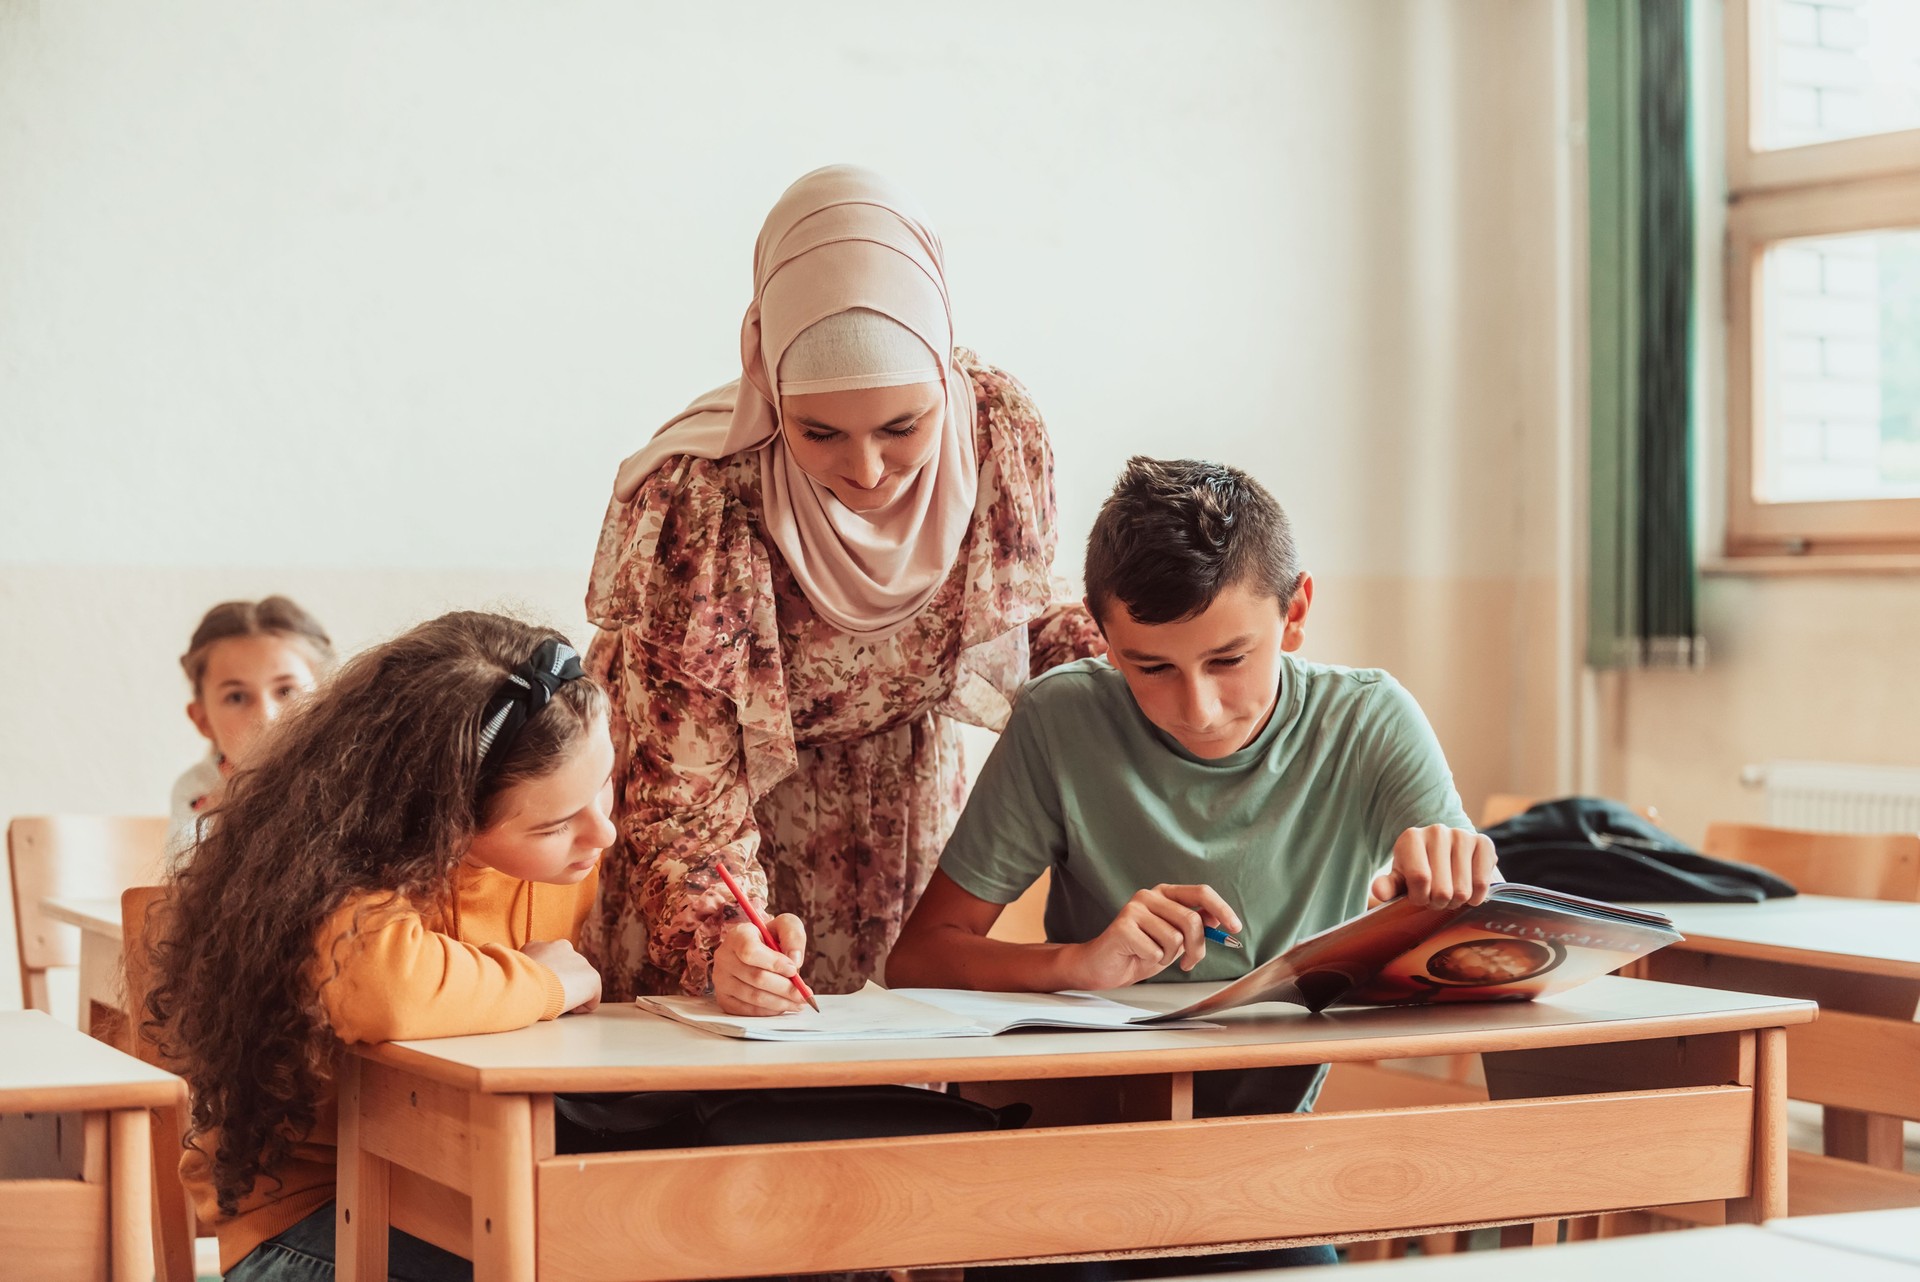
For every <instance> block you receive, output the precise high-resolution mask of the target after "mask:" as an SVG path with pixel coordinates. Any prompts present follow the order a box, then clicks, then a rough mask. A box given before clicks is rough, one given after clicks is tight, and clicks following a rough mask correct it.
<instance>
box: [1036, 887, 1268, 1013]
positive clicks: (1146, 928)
mask: <svg viewBox="0 0 1920 1282" xmlns="http://www.w3.org/2000/svg"><path fill="white" fill-rule="evenodd" d="M1208 926H1217V927H1220V928H1221V929H1223V930H1226V931H1228V932H1230V933H1231V932H1233V931H1237V930H1239V929H1240V918H1239V917H1238V916H1236V915H1235V913H1234V911H1233V909H1231V908H1229V907H1227V901H1226V900H1224V899H1222V898H1220V896H1219V895H1218V894H1217V893H1215V891H1214V889H1213V887H1211V886H1164V885H1163V886H1155V887H1154V888H1153V889H1152V890H1138V891H1135V892H1134V895H1133V898H1132V899H1129V900H1128V901H1127V906H1126V907H1124V908H1122V909H1121V910H1120V915H1119V916H1117V917H1115V918H1114V919H1113V922H1112V924H1111V925H1109V926H1108V927H1107V928H1106V929H1105V930H1103V931H1101V932H1100V933H1099V935H1097V936H1095V937H1094V938H1093V939H1091V940H1088V941H1087V942H1086V943H1084V944H1067V945H1065V946H1063V947H1062V949H1061V953H1062V954H1063V955H1062V957H1061V965H1062V974H1063V975H1064V977H1065V979H1066V982H1065V983H1063V984H1061V985H1060V987H1062V988H1094V989H1099V988H1125V987H1126V986H1127V985H1128V984H1137V983H1139V982H1140V981H1141V980H1143V979H1149V978H1151V977H1152V976H1154V975H1158V974H1159V973H1160V972H1161V971H1163V970H1165V969H1166V968H1167V967H1168V966H1171V965H1172V964H1173V963H1174V961H1176V960H1178V961H1179V963H1180V969H1181V970H1183V971H1191V970H1192V969H1193V968H1194V967H1195V966H1198V965H1199V964H1200V961H1201V959H1202V958H1204V957H1205V956H1206V955H1207V936H1206V928H1207V927H1208Z"/></svg>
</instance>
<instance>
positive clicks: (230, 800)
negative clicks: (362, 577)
mask: <svg viewBox="0 0 1920 1282" xmlns="http://www.w3.org/2000/svg"><path fill="white" fill-rule="evenodd" d="M549 637H555V638H557V637H558V634H557V633H554V632H552V631H550V630H548V629H545V628H539V627H535V626H532V625H530V624H527V623H523V622H520V621H519V620H517V619H512V618H507V617H504V616H502V615H496V614H477V613H456V614H447V615H442V616H441V617H440V618H437V619H434V620H433V621H432V622H430V623H423V624H421V625H420V626H419V627H416V628H414V629H413V630H412V631H410V632H407V633H406V634H404V635H402V636H400V637H398V638H396V639H394V640H392V641H389V642H387V643H386V644H384V645H379V646H376V647H374V648H373V649H371V650H368V651H367V652H365V653H364V654H361V655H360V656H359V657H357V658H355V659H354V660H353V661H352V662H350V663H348V664H347V665H346V666H345V667H344V668H343V669H342V670H341V671H340V673H339V674H338V675H337V676H335V677H334V678H333V679H332V680H331V681H329V682H328V683H327V684H325V685H324V686H323V687H322V688H321V689H320V691H319V692H317V693H316V694H315V695H314V696H313V697H312V698H310V699H308V700H306V701H305V702H304V703H303V705H301V706H299V707H297V708H296V709H294V710H293V711H291V712H289V713H288V715H287V716H286V717H284V718H283V719H282V720H281V721H280V722H279V723H278V724H276V725H275V726H274V727H273V728H272V729H271V730H270V731H268V733H267V735H266V736H265V737H264V738H263V739H262V740H261V741H260V744H259V747H258V748H257V750H256V751H255V753H254V754H253V757H252V759H251V760H250V761H249V762H248V764H247V765H246V766H244V767H243V768H241V769H240V770H239V771H238V772H237V773H236V774H235V775H234V776H233V778H232V779H230V780H229V781H228V783H227V786H226V789H225V793H224V795H223V796H222V798H221V800H220V802H219V804H218V806H217V808H216V809H215V810H214V811H213V813H212V819H211V822H210V824H209V825H208V827H207V831H206V834H205V835H204V836H203V837H202V838H201V840H200V843H199V846H198V847H197V848H196V849H195V851H194V852H193V854H192V857H191V858H190V859H189V860H188V861H187V862H186V863H185V866H184V867H183V868H182V869H181V870H180V871H179V872H178V873H177V874H176V875H175V877H174V880H173V883H172V887H171V891H172V893H171V895H170V898H169V904H168V909H167V920H166V921H165V923H164V924H162V925H160V930H159V935H160V937H159V939H158V941H157V943H156V944H155V946H154V950H153V957H152V959H151V960H152V963H153V968H154V970H153V973H154V976H155V984H154V987H153V989H152V991H151V992H150V993H149V994H148V997H147V1003H146V1005H147V1009H146V1015H147V1021H146V1028H147V1031H148V1032H149V1033H150V1034H151V1035H152V1036H153V1038H154V1040H155V1042H156V1043H157V1045H158V1048H159V1049H160V1051H161V1053H162V1054H163V1055H165V1056H166V1057H167V1058H168V1060H169V1061H170V1062H171V1063H172V1064H174V1065H175V1066H176V1068H177V1071H179V1072H181V1074H182V1075H183V1076H185V1077H186V1079H187V1081H188V1084H189V1085H190V1086H191V1087H192V1096H193V1108H192V1116H191V1121H190V1126H189V1135H188V1139H189V1142H190V1143H193V1144H196V1145H201V1141H203V1140H204V1139H206V1138H207V1137H209V1136H212V1135H214V1134H215V1133H217V1140H215V1141H214V1142H213V1144H212V1148H213V1151H212V1153H211V1154H210V1157H211V1161H212V1166H213V1179H214V1188H215V1193H216V1196H217V1198H218V1201H219V1206H220V1209H221V1211H222V1212H223V1213H225V1214H228V1215H232V1214H234V1213H235V1212H236V1209H237V1206H238V1203H239V1201H240V1199H242V1198H244V1197H245V1196H246V1195H247V1194H248V1193H249V1192H250V1191H251V1190H252V1189H253V1187H254V1185H255V1183H256V1182H257V1181H258V1180H259V1179H260V1178H261V1176H262V1175H263V1174H265V1175H267V1176H268V1177H269V1178H271V1173H272V1172H273V1171H274V1170H276V1169H277V1168H278V1167H279V1166H281V1165H282V1164H283V1163H284V1162H285V1161H286V1160H287V1159H288V1157H289V1156H290V1154H291V1150H292V1148H293V1145H294V1144H295V1143H297V1142H298V1141H300V1140H301V1139H302V1138H304V1137H305V1136H306V1134H307V1133H308V1132H309V1131H310V1130H311V1129H312V1127H313V1123H314V1116H315V1109H316V1105H317V1103H318V1102H319V1101H320V1100H321V1099H322V1098H324V1096H325V1095H326V1094H327V1093H328V1091H329V1090H330V1082H331V1079H332V1076H333V1064H334V1057H335V1055H336V1054H337V1053H338V1049H339V1047H338V1042H337V1040H336V1039H335V1038H334V1036H333V1035H332V1033H331V1031H330V1030H329V1028H328V1026H327V1021H326V1016H325V1014H324V1012H323V1010H322V1007H321V1005H320V1001H319V990H320V987H321V986H322V984H323V983H324V982H326V981H325V980H324V979H322V980H321V981H319V982H316V978H315V974H314V970H315V966H316V962H315V958H316V957H317V956H318V950H319V948H320V946H321V943H322V941H321V940H320V939H319V932H320V930H321V928H322V926H323V924H324V923H325V922H326V921H327V920H328V919H329V918H330V917H332V916H333V914H334V913H336V912H338V911H339V910H340V909H341V908H342V907H343V906H344V905H346V904H347V903H349V902H351V901H353V900H355V899H356V898H366V899H367V900H368V903H369V906H370V908H371V907H373V906H377V905H378V904H380V903H382V902H397V903H404V904H408V905H413V906H417V907H419V908H420V909H421V910H423V911H434V910H438V909H439V908H441V907H443V906H444V905H445V903H446V901H447V898H448V895H449V893H450V891H451V887H452V878H453V873H454V870H455V868H456V867H457V866H458V865H459V863H460V861H461V859H462V857H463V856H464V855H465V854H466V851H467V848H468V846H469V844H470V843H471V841H472V839H473V837H474V835H475V834H476V833H477V832H479V831H481V830H482V829H484V828H485V827H486V826H487V825H488V824H489V823H490V822H491V821H492V820H493V819H494V818H496V817H497V816H494V815H493V814H491V808H492V807H493V803H494V802H495V801H496V800H497V799H498V798H499V797H500V796H501V794H502V793H504V792H505V790H506V789H508V788H510V787H512V786H513V785H514V784H516V783H520V782H523V781H526V780H529V779H537V778H541V777H544V776H545V775H547V774H550V773H552V772H553V771H554V770H556V769H558V768H559V767H560V766H561V764H562V763H563V762H565V761H566V760H567V758H568V756H569V754H570V753H571V752H572V751H574V749H575V746H576V745H577V744H578V743H579V742H580V741H581V740H582V738H583V737H584V736H585V734H586V731H587V728H588V727H589V726H591V725H593V724H594V722H595V720H596V719H597V718H598V717H600V716H603V715H604V714H605V712H606V707H607V700H606V695H605V694H604V692H602V691H601V690H600V688H599V687H598V686H597V685H595V684H594V682H593V681H592V680H591V679H585V680H578V681H571V682H568V683H567V684H565V685H564V686H562V687H561V688H560V690H559V691H558V692H557V693H556V694H555V695H554V696H553V698H552V700H551V701H550V702H549V703H548V704H547V705H546V706H545V707H544V708H542V709H541V710H540V711H539V712H538V713H536V714H534V715H533V716H531V717H529V718H528V719H527V722H526V724H525V726H524V727H523V728H522V729H521V731H520V732H519V734H518V735H517V736H516V737H515V738H514V739H513V740H512V741H511V742H510V743H502V744H500V745H498V746H497V747H496V748H495V749H494V750H493V751H491V752H489V753H487V755H486V760H485V761H484V762H483V761H482V759H481V753H480V733H481V721H482V719H483V717H484V716H485V715H486V708H487V705H488V704H489V703H491V702H492V701H493V700H494V698H495V696H496V694H497V693H498V691H499V690H500V688H501V686H502V684H503V683H504V682H505V680H506V677H507V674H508V673H509V672H510V671H511V670H512V669H514V668H515V667H517V666H519V665H520V664H522V663H524V662H526V661H527V659H528V658H529V657H530V656H531V655H532V654H533V652H534V650H535V648H536V647H538V646H539V644H540V643H541V642H542V641H544V640H546V639H548V638H549ZM383 896H384V897H385V898H384V899H383ZM365 915H366V914H365V913H361V914H358V915H357V916H356V918H355V926H356V929H357V926H358V923H359V921H360V920H362V919H363V918H364V917H365ZM202 1147H203V1150H204V1146H202Z"/></svg>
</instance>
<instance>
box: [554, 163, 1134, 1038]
mask: <svg viewBox="0 0 1920 1282" xmlns="http://www.w3.org/2000/svg"><path fill="white" fill-rule="evenodd" d="M740 359H741V377H740V378H739V379H738V380H737V381H736V382H734V383H730V384H728V385H727V386H725V387H722V388H719V389H718V390H716V391H713V392H710V393H708V394H707V395H705V396H703V397H701V398H700V399H699V400H697V401H695V402H694V403H693V404H692V405H691V406H690V407H688V409H687V410H686V411H685V412H683V413H682V414H680V415H679V416H678V417H677V418H675V419H673V420H671V421H670V422H668V423H667V425H666V426H665V427H663V428H662V429H661V430H660V431H659V433H658V434H656V435H655V436H654V438H653V439H652V441H650V442H649V443H648V444H647V445H646V447H645V448H643V449H642V450H640V452H639V453H637V454H635V455H633V456H632V457H631V458H629V459H627V460H626V462H625V463H624V464H623V465H622V466H621V468H620V473H619V477H618V479H617V481H616V483H615V486H614V497H613V502H612V504H611V505H610V506H609V508H608V510H607V516H606V522H605V525H604V526H603V528H602V530H601V534H600V545H599V549H598V552H597V555H596V556H595V560H594V568H593V580H592V583H591V585H590V587H589V589H588V594H587V612H588V616H589V617H590V618H591V619H592V620H593V622H594V623H595V625H596V626H598V627H599V628H600V630H601V631H600V636H599V639H598V640H597V641H596V642H595V644H594V646H593V649H592V653H591V655H590V657H589V667H590V668H591V669H592V670H593V672H594V674H595V675H596V676H598V677H599V678H600V679H601V680H602V681H603V682H604V683H605V684H606V687H607V689H608V691H609V693H610V694H611V695H612V701H613V734H614V742H615V745H616V746H617V748H618V749H619V762H618V764H617V765H616V767H615V776H616V788H617V790H618V803H619V812H620V814H619V821H618V826H619V830H620V839H619V841H618V843H617V844H616V845H615V846H614V847H612V848H611V849H609V850H608V851H607V852H606V855H605V856H604V861H603V864H602V871H601V890H602V894H601V906H600V912H599V915H598V917H597V919H594V920H591V921H590V922H589V925H588V930H587V938H588V944H589V947H590V949H591V951H592V953H593V954H594V955H595V957H596V959H597V961H598V962H599V964H600V966H601V969H602V973H603V980H604V983H605V987H606V993H607V996H608V998H609V999H611V1000H619V999H625V998H627V997H630V996H633V995H635V994H640V993H653V994H659V993H673V992H687V993H693V994H700V993H706V992H709V991H711V992H712V993H713V995H714V997H715V998H716V999H717V1000H718V1001H719V1002H720V1004H721V1005H722V1006H723V1007H724V1008H726V1009H728V1010H732V1011H735V1012H738V1013H753V1014H774V1013H779V1012H782V1011H786V1010H790V1009H793V1008H795V1007H796V1006H797V1005H798V1002H799V998H798V996H797V994H796V993H795V991H794V989H793V987H792V985H791V984H790V983H789V982H788V980H787V978H786V977H785V974H786V973H790V972H791V971H792V969H793V966H792V964H791V963H792V962H794V961H800V962H802V965H801V971H802V973H803V974H804V976H805V978H806V979H807V981H808V982H809V983H810V984H811V985H812V986H813V987H814V988H815V989H816V990H817V991H822V992H829V993H838V992H851V991H854V990H856V989H858V988H859V987H860V986H861V985H862V984H863V983H864V982H866V980H867V979H868V978H869V977H872V976H874V975H876V974H877V973H878V972H879V970H880V968H881V965H882V963H883V962H884V961H885V959H886V955H887V951H888V950H889V949H890V948H891V947H892V945H893V941H894V938H895V937H896V936H897V935H898V934H899V931H900V925H901V923H902V921H903V920H904V919H905V917H906V915H907V912H908V911H909V910H910V909H911V908H912V907H913V904H914V902H915V901H916V900H917V899H918V898H919V895H920V892H921V891H922V889H924V887H925V886H926V882H927V879H928V877H930V876H931V875H932V873H933V868H934V864H935V862H936V860H937V859H938V857H939V854H940V849H941V846H942V845H943V844H944V843H945V841H946V838H947V835H948V834H949V832H950V831H951V830H952V827H953V823H954V821H955V819H956V818H957V817H958V815H959V811H960V807H961V804H962V802H963V800H964V797H965V791H966V782H965V775H964V773H963V768H962V763H961V750H960V740H959V731H958V725H959V723H962V722H965V723H968V724H971V725H977V726H984V727H986V728H988V729H994V730H997V729H999V728H1000V727H1001V726H1002V725H1003V724H1004V722H1005V719H1006V716H1007V713H1008V711H1009V709H1010V706H1011V700H1012V698H1013V696H1014V693H1015V692H1016V691H1017V690H1018V689H1019V687H1020V685H1021V683H1023V682H1024V681H1025V680H1027V678H1028V677H1029V676H1030V675H1032V674H1035V673H1038V672H1041V671H1044V670H1045V669H1046V668H1048V667H1052V666H1053V665H1054V664H1056V663H1062V662H1066V661H1068V660H1070V659H1074V658H1079V657H1081V656H1083V655H1085V654H1090V653H1097V652H1099V651H1100V649H1101V648H1102V646H1101V643H1100V641H1099V636H1098V632H1097V630H1096V629H1095V627H1094V626H1093V623H1092V621H1091V620H1090V619H1089V618H1088V617H1087V615H1086V613H1085V611H1084V609H1082V608H1081V607H1080V606H1079V605H1078V604H1074V605H1071V606H1058V607H1055V606H1052V605H1051V569H1052V563H1053V553H1054V542H1055V532H1054V493H1053V457H1052V452H1051V449H1050V447H1049V445H1048V442H1047V435H1046V429H1045V427H1044V425H1043V424H1042V422H1041V419H1040V413H1039V410H1038V409H1037V408H1036V407H1035V406H1034V404H1033V401H1032V400H1031V398H1029V397H1028V395H1027V392H1026V389H1025V388H1023V387H1022V386H1021V385H1020V384H1019V382H1017V381H1016V380H1015V379H1014V378H1013V377H1012V376H1011V375H1009V374H1006V373H1005V372H1003V371H1001V370H998V369H996V368H994V367H993V366H991V365H988V364H986V363H985V362H984V361H982V360H981V359H980V358H979V357H977V356H975V355H974V354H973V353H972V352H970V351H968V350H967V349H965V348H961V347H956V346H954V342H953V332H952V310H951V305H950V302H949V298H948V293H947V285H946V276H945V271H944V266H943V262H942V253H941V247H940V241H939V238H938V237H937V236H936V235H935V234H934V232H933V230H932V229H931V228H930V227H929V226H928V225H927V222H926V219H925V218H924V217H923V216H922V214H921V213H920V210H919V208H918V206H917V205H916V204H915V203H914V202H913V201H912V200H911V198H909V197H908V196H907V195H906V194H905V193H904V192H902V191H901V190H900V189H899V188H898V187H896V186H895V185H893V184H892V183H890V182H889V181H887V180H886V179H885V178H883V177H881V176H880V175H878V174H875V173H873V172H871V171H868V170H864V169H858V168H854V167H850V166H834V167H830V168H827V169H820V170H816V171H814V172H813V173H810V174H808V175H806V176H805V177H803V178H801V179H800V180H799V181H798V182H796V183H795V184H794V185H793V186H792V187H790V188H788V190H787V192H786V194H785V195H783V196H782V197H781V198H780V201H779V203H778V204H777V205H775V206H774V208H773V211H772V213H770V214H769V215H768V216H767V221H766V225H765V226H764V227H763V228H762V230H761V233H760V239H759V241H758V243H757V244H756V246H755V249H754V295H753V302H752V304H751V305H750V306H749V307H748V309H747V314H746V319H745V321H744V323H743V324H742V326H741V334H740ZM722 861H724V862H725V864H726V865H727V867H728V868H729V869H730V870H731V871H732V872H733V873H734V874H735V875H736V876H737V877H738V876H739V875H740V874H744V877H741V878H740V880H741V884H742V886H743V888H744V889H745V890H746V892H747V894H748V895H749V896H750V897H752V898H754V899H756V900H759V901H761V902H762V903H768V904H770V905H771V907H772V908H773V909H774V910H776V911H777V912H779V913H780V916H779V917H778V918H777V919H776V920H775V922H774V928H775V931H776V933H777V934H778V936H779V938H780V943H781V947H782V949H783V950H785V952H786V954H787V956H786V957H782V956H781V955H780V954H779V953H776V952H774V951H773V950H772V949H768V948H766V947H765V946H764V945H763V944H761V943H760V942H759V937H758V934H757V932H755V931H754V930H753V929H752V928H751V927H750V926H749V925H747V924H746V923H745V922H744V921H742V919H741V914H740V912H739V910H738V909H737V908H736V907H735V906H734V904H733V900H732V897H731V896H730V895H729V893H728V891H727V889H726V887H725V885H724V884H723V882H722V881H721V878H720V876H719V873H718V871H717V869H718V866H719V865H720V864H721V862H722ZM802 923H804V925H803V924H802Z"/></svg>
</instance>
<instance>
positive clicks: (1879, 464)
mask: <svg viewBox="0 0 1920 1282" xmlns="http://www.w3.org/2000/svg"><path fill="white" fill-rule="evenodd" d="M1727 177H1728V209H1727V241H1728V263H1727V293H1728V299H1727V304H1728V305H1727V315H1728V333H1727V338H1728V343H1727V359H1728V380H1727V412H1728V431H1729V439H1728V451H1727V453H1728V461H1729V476H1728V493H1727V551H1728V553H1729V554H1730V555H1754V554H1760V555H1779V554H1782V553H1789V554H1805V555H1820V554H1830V553H1863V552H1864V553H1872V552H1908V553H1913V552H1920V4H1916V3H1914V2H1913V0H1729V3H1728V6H1727Z"/></svg>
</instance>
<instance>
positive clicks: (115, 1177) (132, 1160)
mask: <svg viewBox="0 0 1920 1282" xmlns="http://www.w3.org/2000/svg"><path fill="white" fill-rule="evenodd" d="M150 1133H151V1132H150V1129H149V1127H148V1125H147V1110H146V1109H144V1108H126V1109H118V1110H116V1111H114V1112H113V1113H112V1114H111V1115H110V1116H109V1117H108V1120H107V1137H108V1138H107V1225H108V1229H107V1233H108V1239H107V1240H108V1242H109V1243H110V1244H111V1245H110V1246H109V1247H108V1251H109V1253H110V1255H111V1257H112V1278H113V1282H145V1279H147V1278H151V1277H152V1276H153V1220H152V1218H151V1217H152V1214H153V1151H152V1149H151V1147H150V1143H151V1141H150V1138H149V1136H150Z"/></svg>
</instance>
